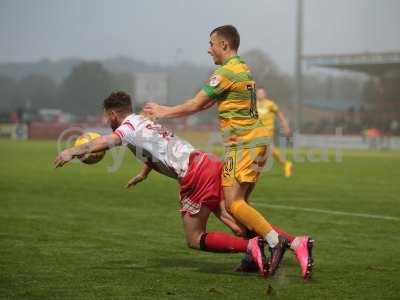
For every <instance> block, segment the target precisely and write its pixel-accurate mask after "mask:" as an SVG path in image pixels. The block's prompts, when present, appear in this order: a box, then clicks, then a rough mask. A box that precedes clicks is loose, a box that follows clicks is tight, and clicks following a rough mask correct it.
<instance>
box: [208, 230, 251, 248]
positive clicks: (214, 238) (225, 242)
mask: <svg viewBox="0 0 400 300" xmlns="http://www.w3.org/2000/svg"><path fill="white" fill-rule="evenodd" d="M248 243H249V241H248V240H245V239H242V238H238V237H235V236H233V235H230V234H227V233H225V232H217V231H214V232H207V233H204V234H203V235H202V236H201V239H200V249H201V250H204V251H210V252H225V253H226V252H230V253H236V252H246V251H247V245H248Z"/></svg>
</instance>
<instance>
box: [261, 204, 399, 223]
mask: <svg viewBox="0 0 400 300" xmlns="http://www.w3.org/2000/svg"><path fill="white" fill-rule="evenodd" d="M254 204H255V205H256V206H260V207H270V208H277V209H286V210H297V211H307V212H314V213H322V214H329V215H341V216H350V217H360V218H368V219H380V220H390V221H400V218H396V217H389V216H381V215H370V214H362V213H350V212H344V211H336V210H327V209H317V208H306V207H295V206H286V205H273V204H264V203H260V202H255V203H254Z"/></svg>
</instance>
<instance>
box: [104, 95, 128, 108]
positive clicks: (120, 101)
mask: <svg viewBox="0 0 400 300" xmlns="http://www.w3.org/2000/svg"><path fill="white" fill-rule="evenodd" d="M103 108H104V109H105V110H116V111H118V112H132V101H131V97H130V96H129V94H127V93H125V92H122V91H119V92H113V93H111V95H110V96H108V97H107V98H106V99H104V101H103Z"/></svg>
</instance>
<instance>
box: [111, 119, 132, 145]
mask: <svg viewBox="0 0 400 300" xmlns="http://www.w3.org/2000/svg"><path fill="white" fill-rule="evenodd" d="M114 133H115V134H116V135H118V136H119V138H120V139H121V141H122V145H126V144H128V142H129V140H131V141H132V139H134V138H135V135H136V132H135V127H134V126H133V125H132V123H131V122H129V121H125V122H124V123H122V124H121V126H119V127H118V128H117V129H116V130H115V131H114Z"/></svg>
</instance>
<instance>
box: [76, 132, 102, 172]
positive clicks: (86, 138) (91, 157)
mask: <svg viewBox="0 0 400 300" xmlns="http://www.w3.org/2000/svg"><path fill="white" fill-rule="evenodd" d="M98 137H100V134H98V133H96V132H86V133H83V134H82V135H80V136H79V137H78V138H77V139H76V141H75V144H74V145H75V146H80V145H83V144H86V143H89V142H90V141H91V140H94V139H96V138H98ZM105 153H106V152H105V151H100V152H94V153H89V154H86V155H85V156H84V157H82V158H81V159H80V160H81V161H82V162H83V163H85V164H89V165H91V164H95V163H98V162H99V161H100V160H102V159H103V157H104V154H105Z"/></svg>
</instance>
